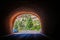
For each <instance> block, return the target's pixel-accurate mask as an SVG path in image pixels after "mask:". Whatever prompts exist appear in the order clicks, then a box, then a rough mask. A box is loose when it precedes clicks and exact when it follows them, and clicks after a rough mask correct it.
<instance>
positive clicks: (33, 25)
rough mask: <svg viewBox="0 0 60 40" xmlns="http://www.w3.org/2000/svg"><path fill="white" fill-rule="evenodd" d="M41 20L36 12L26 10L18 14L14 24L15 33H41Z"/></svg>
mask: <svg viewBox="0 0 60 40" xmlns="http://www.w3.org/2000/svg"><path fill="white" fill-rule="evenodd" d="M41 29H42V27H41V22H40V19H39V17H38V16H37V15H36V14H33V13H29V12H25V13H22V14H20V15H18V16H16V18H15V20H14V24H13V33H16V34H40V32H41Z"/></svg>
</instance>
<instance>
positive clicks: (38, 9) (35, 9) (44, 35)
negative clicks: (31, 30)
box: [0, 1, 55, 40]
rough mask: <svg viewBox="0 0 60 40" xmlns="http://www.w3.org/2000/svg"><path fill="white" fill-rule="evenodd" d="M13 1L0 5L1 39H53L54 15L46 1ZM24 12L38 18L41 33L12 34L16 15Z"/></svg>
mask: <svg viewBox="0 0 60 40" xmlns="http://www.w3.org/2000/svg"><path fill="white" fill-rule="evenodd" d="M33 2H34V1H15V2H12V1H11V2H5V3H3V6H2V7H1V15H0V16H1V17H0V18H1V27H0V37H1V38H2V39H6V40H8V39H14V40H20V39H23V40H25V39H26V40H27V39H33V40H35V39H36V40H40V39H41V40H49V39H50V40H51V39H52V40H53V39H54V27H55V21H54V20H55V19H54V18H55V15H54V13H53V11H52V10H53V9H52V8H50V6H51V5H49V4H48V2H41V1H39V2H37V1H35V2H34V3H33ZM24 13H31V14H32V15H35V16H37V17H38V18H39V20H40V21H41V33H40V34H14V33H13V25H14V21H15V19H16V17H17V16H19V15H22V14H24ZM52 35H53V36H52Z"/></svg>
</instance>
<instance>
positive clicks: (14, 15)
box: [9, 11, 42, 34]
mask: <svg viewBox="0 0 60 40" xmlns="http://www.w3.org/2000/svg"><path fill="white" fill-rule="evenodd" d="M25 13H27V14H32V15H35V16H37V17H38V18H39V20H40V16H39V15H38V14H37V13H35V12H32V11H19V12H14V14H13V15H11V17H10V23H9V24H10V29H11V30H12V29H13V25H14V21H15V19H16V17H17V16H19V15H22V14H25ZM40 22H41V21H40ZM40 25H41V23H40ZM41 31H42V29H40V32H39V33H41ZM39 33H38V32H37V33H36V32H32V33H30V32H29V33H27V34H39ZM14 34H21V33H14ZM24 34H26V33H24Z"/></svg>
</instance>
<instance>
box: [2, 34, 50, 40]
mask: <svg viewBox="0 0 60 40" xmlns="http://www.w3.org/2000/svg"><path fill="white" fill-rule="evenodd" d="M48 39H49V38H48V37H47V36H46V35H43V34H13V35H9V36H5V37H2V40H48Z"/></svg>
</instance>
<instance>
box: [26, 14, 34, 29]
mask: <svg viewBox="0 0 60 40" xmlns="http://www.w3.org/2000/svg"><path fill="white" fill-rule="evenodd" d="M26 27H27V29H28V30H30V29H31V27H33V23H32V18H31V15H29V17H28V19H27V25H26Z"/></svg>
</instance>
